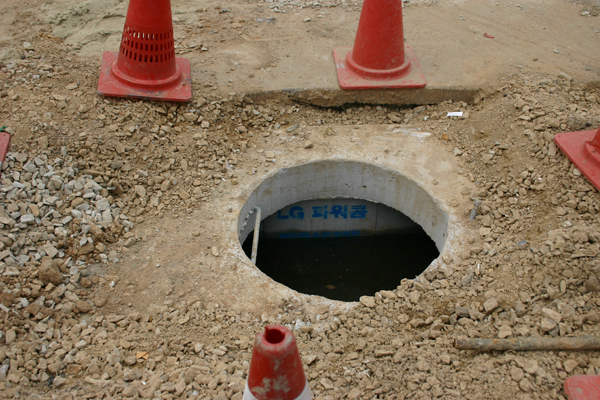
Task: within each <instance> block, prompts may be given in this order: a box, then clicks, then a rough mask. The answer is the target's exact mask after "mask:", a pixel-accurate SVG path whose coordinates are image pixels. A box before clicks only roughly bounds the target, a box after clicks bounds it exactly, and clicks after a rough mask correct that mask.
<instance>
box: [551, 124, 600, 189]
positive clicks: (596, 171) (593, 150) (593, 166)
mask: <svg viewBox="0 0 600 400" xmlns="http://www.w3.org/2000/svg"><path fill="white" fill-rule="evenodd" d="M554 142H555V143H556V145H557V146H558V147H560V149H561V150H562V151H563V153H565V155H566V156H567V157H569V160H571V161H572V162H573V164H575V166H576V167H577V168H578V169H579V171H581V173H582V174H583V175H584V176H585V177H586V178H588V179H589V180H590V182H592V185H594V186H595V187H596V189H598V190H600V129H597V130H593V131H579V132H567V133H559V134H558V135H555V136H554Z"/></svg>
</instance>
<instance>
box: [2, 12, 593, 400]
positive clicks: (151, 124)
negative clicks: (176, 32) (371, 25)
mask: <svg viewBox="0 0 600 400" xmlns="http://www.w3.org/2000/svg"><path fill="white" fill-rule="evenodd" d="M311 23H312V22H311ZM22 47H23V50H22V51H24V52H25V53H24V57H23V59H21V60H17V61H11V62H9V63H6V64H0V76H1V77H2V78H3V81H4V86H3V87H2V88H0V118H1V120H2V123H1V124H3V125H7V126H8V127H9V128H8V130H9V131H10V132H12V135H13V144H12V147H11V153H10V154H9V156H8V158H7V162H6V163H5V164H4V165H3V171H2V177H1V186H0V203H1V204H0V273H1V274H2V276H1V280H0V303H1V305H0V308H1V309H2V311H1V313H2V314H3V315H4V318H3V319H2V321H0V363H1V365H0V395H1V397H3V398H19V397H24V398H50V397H51V396H55V395H56V396H58V397H57V398H64V399H71V398H72V399H83V398H87V399H90V398H161V399H173V398H197V399H209V398H210V399H232V400H235V399H241V398H242V393H243V389H244V385H245V378H246V373H247V371H248V367H249V362H250V357H251V350H252V341H253V336H254V334H255V333H256V332H258V331H260V330H261V329H262V327H263V326H264V325H265V324H266V323H280V324H285V325H288V326H290V327H292V328H294V329H295V335H296V338H297V341H298V345H299V349H300V353H301V355H302V357H303V362H304V364H305V369H306V372H307V377H308V380H309V384H310V386H311V388H312V390H313V393H314V395H315V398H317V399H336V400H337V399H342V398H348V399H366V398H371V399H373V398H400V399H403V398H448V399H450V398H463V397H464V398H469V399H475V398H506V397H507V396H515V397H516V398H518V399H561V398H562V399H564V398H565V396H564V393H562V392H561V388H562V383H563V382H564V380H565V379H566V378H567V377H568V376H570V375H574V374H590V375H591V374H600V355H599V354H598V353H597V352H531V353H503V354H493V353H492V354H480V353H476V352H468V351H458V350H456V349H454V348H453V346H452V344H453V341H454V340H455V339H459V338H476V337H486V338H494V337H499V338H510V337H516V336H533V337H536V336H569V335H575V336H580V335H588V334H597V332H598V324H599V322H600V314H599V310H598V307H599V306H600V295H599V294H598V293H599V292H600V283H599V280H600V260H599V258H598V255H599V251H600V234H599V229H598V227H599V226H600V221H599V219H598V215H599V212H600V205H599V204H600V203H599V201H598V200H599V196H598V192H597V190H596V189H594V188H593V187H592V186H591V185H590V183H589V182H588V181H587V180H586V179H585V178H584V177H583V176H581V173H580V172H579V171H578V170H577V168H575V167H574V166H573V165H572V163H571V162H570V161H568V160H567V159H566V158H565V157H564V156H563V155H562V154H561V152H560V150H559V149H557V147H556V146H555V144H554V142H553V140H552V138H553V136H554V135H555V134H556V133H559V132H563V131H574V130H582V129H593V128H597V127H598V126H600V104H599V101H600V92H599V91H598V90H597V89H588V88H583V87H579V86H578V85H577V83H576V82H575V81H574V80H573V79H572V78H571V77H569V76H568V75H566V74H560V75H557V76H546V75H544V76H539V75H528V74H521V73H519V74H516V75H514V76H509V77H506V79H505V81H504V84H503V85H502V87H498V88H497V89H494V90H488V91H482V92H481V93H480V96H479V97H478V98H477V99H476V100H475V101H474V103H473V104H466V103H464V102H458V103H452V102H445V103H443V104H438V105H429V106H420V107H414V108H398V107H391V106H390V107H383V106H370V105H352V106H348V107H346V108H343V109H319V108H313V107H310V106H307V105H300V104H295V103H292V102H290V101H288V100H286V99H285V98H282V99H278V100H277V101H265V102H260V103H259V102H255V101H253V100H252V99H250V98H247V97H246V96H245V95H244V94H242V93H228V94H220V93H219V92H218V91H215V92H211V93H212V94H204V93H203V92H202V90H201V88H200V87H195V88H194V90H196V93H202V95H198V96H197V97H196V98H195V99H194V101H193V102H191V103H189V104H172V103H165V102H145V101H135V100H126V99H105V98H101V97H99V96H97V94H96V88H95V85H96V80H95V79H96V77H95V76H93V74H88V73H87V72H86V71H90V70H94V71H95V70H97V69H98V67H99V65H98V63H97V62H96V61H89V60H84V59H78V58H77V57H76V56H74V55H72V54H71V53H70V51H69V49H68V46H66V45H65V44H64V43H60V42H53V41H50V39H49V38H46V37H36V38H31V39H30V40H28V41H27V46H25V44H23V45H22ZM182 51H183V50H182ZM458 111H461V112H462V113H463V114H462V117H448V116H447V114H448V112H458ZM363 124H394V125H400V124H402V125H410V126H411V127H414V128H418V129H422V130H423V131H426V132H432V133H433V134H434V135H435V139H436V140H439V141H440V142H442V143H445V144H446V146H447V150H448V154H449V155H452V157H456V158H457V159H458V160H459V162H460V163H462V165H463V170H461V172H460V173H461V174H463V175H464V176H467V177H468V179H469V180H471V181H472V182H473V183H474V185H475V186H476V187H477V190H475V191H473V192H471V191H470V190H467V191H466V192H464V193H462V194H461V195H462V196H464V199H467V200H468V201H471V202H472V203H473V208H472V209H471V210H469V212H468V214H467V215H465V220H468V221H470V224H471V225H470V227H471V228H472V230H471V233H472V235H471V236H469V237H466V238H465V247H464V251H463V252H462V254H459V255H458V256H457V257H454V258H452V257H446V258H444V259H443V261H444V266H443V268H440V269H438V270H431V271H427V272H425V273H424V274H423V275H421V276H420V277H418V279H415V280H404V281H403V282H401V283H400V285H399V286H398V288H397V289H396V290H390V291H382V292H379V293H378V294H376V295H375V296H365V297H363V298H361V301H360V302H359V303H358V304H357V305H356V306H353V307H351V308H349V309H348V310H346V311H342V310H330V309H328V308H327V307H324V308H322V309H321V310H319V311H318V312H314V311H310V310H307V309H306V308H305V307H304V305H303V304H301V303H298V302H297V301H295V300H288V301H283V302H281V303H280V304H276V305H274V307H273V309H271V310H265V312H264V313H262V314H260V315H255V314H252V313H240V312H236V311H233V310H229V309H227V307H225V305H223V304H218V303H215V302H211V301H210V300H209V299H204V298H197V299H195V300H193V301H188V300H186V298H184V297H182V296H180V295H179V294H178V293H170V297H169V299H168V300H166V301H164V303H163V304H160V305H159V306H158V311H156V312H154V311H152V312H149V311H148V308H147V307H146V306H147V305H138V304H134V300H127V299H126V297H125V296H122V301H120V302H117V301H111V300H110V299H109V295H110V294H111V293H119V294H123V290H125V289H122V287H130V286H133V284H131V283H128V282H123V281H122V277H121V276H120V275H119V274H118V271H119V268H127V267H126V266H124V265H121V264H119V257H122V255H123V254H125V253H127V252H128V251H134V249H135V248H136V245H137V244H139V243H140V242H144V241H145V240H147V238H145V237H144V236H143V235H140V234H139V233H138V232H139V230H138V229H137V228H139V227H140V226H144V225H145V224H146V225H147V224H149V223H151V222H153V221H156V220H160V219H161V218H178V217H179V216H181V215H185V214H186V213H188V212H189V210H191V209H193V208H195V207H197V206H198V205H199V204H202V203H206V202H210V201H211V199H212V198H213V196H215V193H216V192H215V190H216V189H218V188H223V187H228V186H229V185H237V184H239V182H240V181H241V180H243V179H244V176H246V175H248V174H253V173H256V171H257V170H258V169H259V168H262V167H264V166H265V165H273V163H275V165H277V162H278V159H281V158H282V157H285V152H286V151H294V150H296V149H298V150H297V151H306V152H315V151H323V152H324V154H326V151H327V150H326V149H327V146H328V144H327V137H329V136H333V135H336V132H335V130H334V129H332V128H328V129H327V130H326V134H325V135H324V136H323V137H322V138H314V137H310V135H309V134H308V132H309V129H308V128H310V127H315V126H320V127H325V126H327V127H329V126H333V125H363ZM353 139H354V138H352V141H353V142H354V140H353ZM349 140H350V139H349ZM250 152H251V153H252V154H260V155H261V161H260V162H254V161H253V159H252V158H251V157H248V153H250ZM251 160H252V162H251ZM451 178H452V177H450V178H449V179H451ZM457 204H458V201H457V202H456V203H455V204H451V206H456V205H457ZM149 221H150V222H149ZM191 234H192V235H193V236H195V237H197V236H202V235H203V232H202V231H201V230H197V231H193V232H191ZM220 250H222V249H219V248H218V247H217V246H210V247H209V249H208V251H209V252H210V254H211V257H221V252H220ZM114 271H117V272H116V273H114ZM130 301H131V303H130ZM129 304H132V305H131V306H129ZM299 321H300V322H299Z"/></svg>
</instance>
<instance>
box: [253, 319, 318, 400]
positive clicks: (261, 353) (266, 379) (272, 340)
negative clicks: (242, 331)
mask: <svg viewBox="0 0 600 400" xmlns="http://www.w3.org/2000/svg"><path fill="white" fill-rule="evenodd" d="M242 399H243V400H311V399H312V393H311V391H310V387H309V386H308V382H307V380H306V376H305V375H304V369H303V368H302V360H300V353H299V352H298V347H297V346H296V340H295V339H294V335H293V334H292V332H291V331H290V330H289V329H287V328H286V327H284V326H281V325H267V326H266V327H265V331H264V332H261V333H259V334H257V335H256V339H255V340H254V350H253V352H252V361H251V362H250V372H249V373H248V379H247V380H246V388H245V390H244V397H243V398H242Z"/></svg>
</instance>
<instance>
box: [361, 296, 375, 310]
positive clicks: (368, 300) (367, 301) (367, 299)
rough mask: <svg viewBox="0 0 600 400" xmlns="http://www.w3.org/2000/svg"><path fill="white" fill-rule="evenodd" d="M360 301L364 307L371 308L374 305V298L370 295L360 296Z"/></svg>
mask: <svg viewBox="0 0 600 400" xmlns="http://www.w3.org/2000/svg"><path fill="white" fill-rule="evenodd" d="M360 302H361V303H362V304H363V305H364V306H365V307H369V308H373V307H375V298H374V297H372V296H361V298H360Z"/></svg>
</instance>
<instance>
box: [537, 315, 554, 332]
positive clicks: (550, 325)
mask: <svg viewBox="0 0 600 400" xmlns="http://www.w3.org/2000/svg"><path fill="white" fill-rule="evenodd" d="M540 328H541V329H542V332H548V331H551V330H552V329H554V328H556V322H554V321H553V320H551V319H550V318H542V323H541V325H540Z"/></svg>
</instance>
